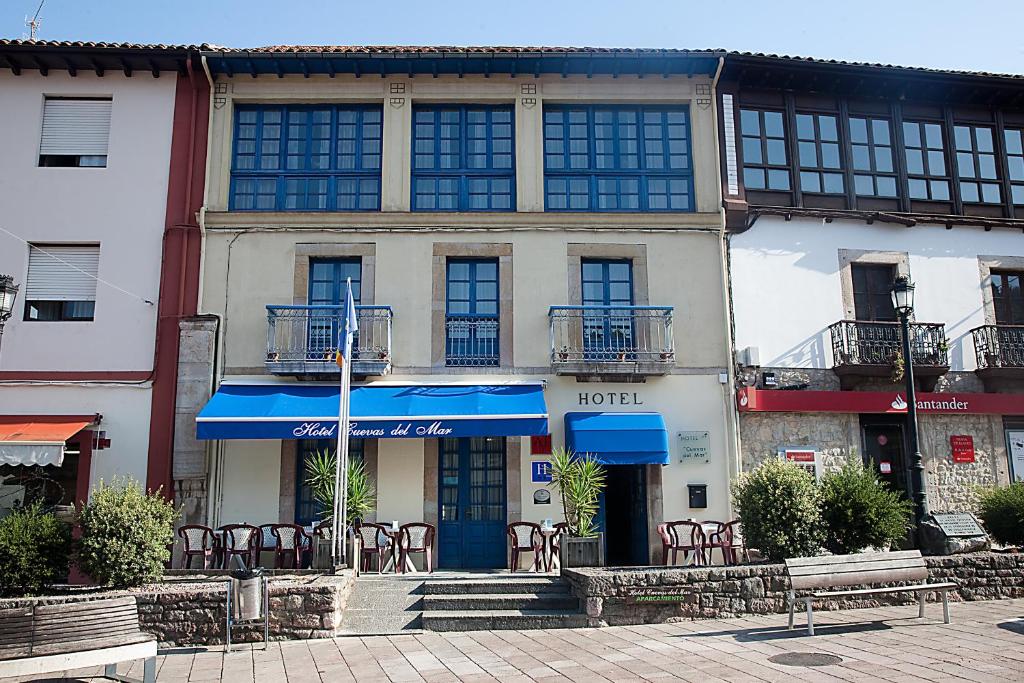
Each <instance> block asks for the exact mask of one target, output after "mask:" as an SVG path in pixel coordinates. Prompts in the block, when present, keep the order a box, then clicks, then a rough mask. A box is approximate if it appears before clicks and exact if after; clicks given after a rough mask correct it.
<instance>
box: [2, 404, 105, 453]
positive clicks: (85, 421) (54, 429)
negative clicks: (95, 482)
mask: <svg viewBox="0 0 1024 683" xmlns="http://www.w3.org/2000/svg"><path fill="white" fill-rule="evenodd" d="M99 419H100V418H99V416H98V415H0V465H60V464H61V463H62V462H63V461H64V442H66V441H67V440H68V439H70V438H71V437H73V436H74V435H75V434H77V433H78V432H80V431H82V430H83V429H85V428H86V427H88V426H89V425H91V424H94V423H96V422H98V421H99Z"/></svg>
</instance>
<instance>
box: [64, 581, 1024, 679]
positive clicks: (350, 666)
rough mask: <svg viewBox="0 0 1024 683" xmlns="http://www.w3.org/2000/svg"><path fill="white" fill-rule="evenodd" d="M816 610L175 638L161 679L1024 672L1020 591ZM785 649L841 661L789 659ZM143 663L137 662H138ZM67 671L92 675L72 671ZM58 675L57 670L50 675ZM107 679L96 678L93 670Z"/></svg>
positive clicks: (1022, 675) (982, 675)
mask: <svg viewBox="0 0 1024 683" xmlns="http://www.w3.org/2000/svg"><path fill="white" fill-rule="evenodd" d="M916 614H917V609H916V607H912V606H908V607H886V608H879V609H861V610H847V611H842V612H822V613H820V615H818V614H816V615H815V616H816V617H817V618H816V619H815V622H816V630H817V631H818V634H817V635H815V636H813V637H809V636H807V635H806V631H804V630H797V631H787V630H786V617H785V616H784V615H772V616H751V617H745V618H737V619H720V620H708V621H687V622H683V623H677V624H659V625H650V626H629V627H611V628H605V629H565V630H547V631H477V632H467V633H415V634H410V635H398V636H376V637H349V638H336V639H334V640H310V641H287V642H275V643H272V644H271V645H270V648H269V649H267V650H266V651H263V650H260V649H252V648H250V647H249V646H248V645H245V646H240V647H237V648H236V649H235V650H234V651H232V652H231V653H227V654H225V653H224V651H223V648H219V647H218V648H175V649H171V650H167V651H164V652H161V656H160V659H159V663H158V666H159V669H158V676H157V680H158V681H160V682H161V683H164V682H166V683H179V682H180V683H185V682H186V681H227V682H230V683H247V682H249V681H252V682H254V683H255V682H257V681H266V682H276V681H289V682H293V683H295V682H300V681H301V682H303V683H306V682H310V681H396V682H397V681H403V682H405V681H508V682H512V681H537V680H540V681H560V680H569V681H585V682H587V683H589V682H591V681H615V682H616V683H624V682H625V681H652V680H659V681H670V680H681V681H694V682H698V681H699V682H700V683H713V682H715V681H787V680H800V681H891V682H893V683H897V682H904V681H906V682H908V683H909V682H910V681H920V680H923V681H978V682H983V681H998V682H999V683H1007V682H1008V681H1020V680H1024V600H1002V601H996V602H970V603H963V604H960V603H957V604H954V605H952V616H953V623H952V624H949V625H946V624H943V623H942V621H941V607H940V606H938V605H931V604H930V605H929V609H928V618H926V619H923V620H920V619H917V618H916V617H915V615H916ZM786 653H814V654H819V655H832V656H834V657H837V658H839V659H840V660H841V661H840V662H839V663H834V664H831V665H824V666H814V667H809V666H787V665H783V664H777V663H773V662H772V661H771V658H773V657H775V656H777V655H784V654H786ZM137 670H138V667H134V670H133V671H131V672H130V673H132V674H135V673H136V672H137ZM75 673H78V674H82V675H79V676H78V677H77V678H72V679H71V680H82V681H89V680H90V679H89V678H88V675H89V674H95V673H97V672H75ZM47 680H55V679H47ZM94 680H95V681H99V680H100V679H94Z"/></svg>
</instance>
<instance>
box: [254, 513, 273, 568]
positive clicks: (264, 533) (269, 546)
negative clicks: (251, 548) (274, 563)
mask: <svg viewBox="0 0 1024 683" xmlns="http://www.w3.org/2000/svg"><path fill="white" fill-rule="evenodd" d="M275 526H277V525H276V524H261V525H260V538H259V541H257V544H256V545H257V547H256V566H257V567H262V566H263V553H272V552H274V551H275V550H276V549H277V539H276V538H274V527H275ZM275 560H276V556H275Z"/></svg>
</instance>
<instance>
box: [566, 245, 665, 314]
mask: <svg viewBox="0 0 1024 683" xmlns="http://www.w3.org/2000/svg"><path fill="white" fill-rule="evenodd" d="M567 256H568V265H569V305H570V306H579V305H581V304H582V303H583V270H582V269H583V265H582V262H583V259H587V258H594V259H622V260H626V261H630V262H631V263H632V264H633V303H634V304H635V305H637V306H648V305H650V299H649V297H648V292H647V245H646V244H600V243H599V244H573V243H570V244H568V245H567Z"/></svg>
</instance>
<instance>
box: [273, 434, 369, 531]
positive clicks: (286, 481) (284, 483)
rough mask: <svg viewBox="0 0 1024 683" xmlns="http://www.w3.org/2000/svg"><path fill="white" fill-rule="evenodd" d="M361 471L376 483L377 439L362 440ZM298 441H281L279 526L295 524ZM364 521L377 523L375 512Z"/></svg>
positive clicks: (298, 473)
mask: <svg viewBox="0 0 1024 683" xmlns="http://www.w3.org/2000/svg"><path fill="white" fill-rule="evenodd" d="M363 469H364V470H365V471H366V473H367V474H368V475H369V476H370V479H372V480H373V482H374V484H376V483H377V439H364V440H363ZM301 476H302V472H300V471H299V440H298V439H284V440H282V441H281V476H280V489H279V490H278V509H277V516H278V519H280V520H281V521H280V523H281V524H293V523H294V522H295V498H296V493H297V492H298V483H299V477H301ZM364 521H367V522H375V521H377V511H376V510H374V511H373V512H371V513H370V514H368V515H367V516H366V519H365V520H364Z"/></svg>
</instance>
